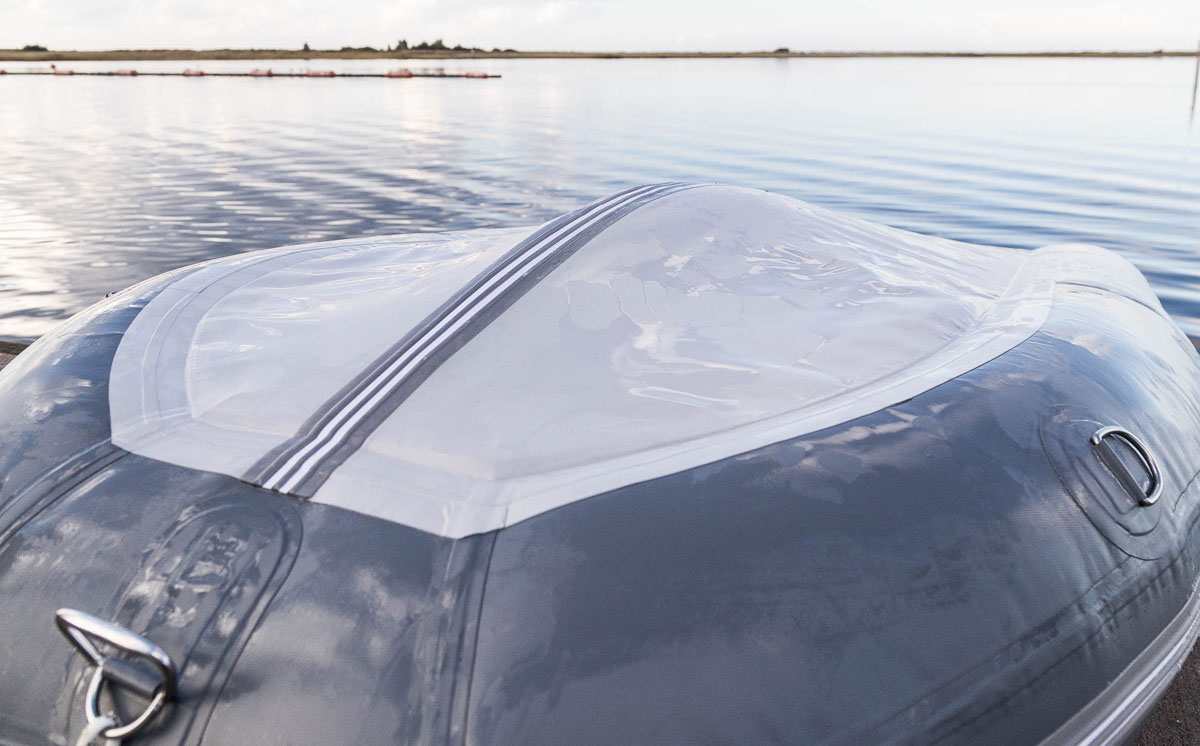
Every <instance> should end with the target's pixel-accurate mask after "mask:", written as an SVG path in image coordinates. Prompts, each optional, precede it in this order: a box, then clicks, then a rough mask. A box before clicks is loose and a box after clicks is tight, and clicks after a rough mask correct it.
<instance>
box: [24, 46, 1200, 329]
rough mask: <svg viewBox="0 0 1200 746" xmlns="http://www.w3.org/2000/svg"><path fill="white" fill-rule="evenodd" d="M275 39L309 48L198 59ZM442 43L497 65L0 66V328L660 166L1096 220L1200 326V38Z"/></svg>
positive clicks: (820, 194)
mask: <svg viewBox="0 0 1200 746" xmlns="http://www.w3.org/2000/svg"><path fill="white" fill-rule="evenodd" d="M71 66H72V67H74V68H75V69H79V70H82V69H85V68H88V67H95V68H104V67H105V65H102V64H99V63H72V65H71ZM122 66H126V65H124V63H123V65H122ZM136 66H137V67H139V68H141V69H144V70H147V69H175V68H178V69H180V70H182V69H183V68H184V67H187V66H191V67H196V66H198V65H197V64H196V63H187V64H186V65H185V64H184V63H138V64H137V65H136ZM263 66H273V67H275V68H276V69H277V70H285V69H291V68H296V69H303V68H304V64H303V63H302V62H297V61H284V62H278V63H270V64H267V63H263V62H261V61H259V62H252V63H236V62H219V63H218V62H214V63H205V64H204V65H203V67H205V68H206V69H210V70H218V69H219V70H235V69H250V68H252V67H263ZM321 66H322V67H334V66H336V67H337V68H338V69H339V70H343V71H350V70H362V69H370V70H376V69H378V70H381V71H382V70H386V69H388V67H389V66H388V65H387V63H385V62H382V61H371V60H364V61H346V62H338V63H326V62H325V61H322V63H321ZM392 66H394V64H393V65H392ZM9 67H10V69H12V66H11V65H9ZM444 67H445V68H446V69H447V70H448V71H454V72H457V71H466V70H481V71H486V72H491V73H500V74H502V75H503V76H504V77H503V78H502V79H500V80H485V81H479V80H378V79H374V80H372V79H365V80H359V79H333V80H322V79H316V80H305V79H300V80H285V79H273V80H260V79H238V78H233V79H220V78H146V77H141V78H135V79H128V78H83V77H78V76H76V77H73V78H48V77H47V78H42V77H37V78H24V77H17V76H5V77H4V78H0V133H2V134H3V139H2V141H0V163H2V164H3V168H0V251H2V252H3V257H4V261H3V263H2V264H0V322H2V323H0V337H4V338H9V339H29V338H33V337H35V336H37V335H39V334H42V333H44V332H45V331H46V330H47V329H49V328H52V327H53V325H54V324H55V323H56V322H57V321H58V320H59V319H62V318H64V317H65V316H67V315H69V314H70V313H71V312H73V311H75V310H78V309H79V308H82V307H83V306H86V305H88V304H89V303H91V302H93V301H94V300H96V299H98V298H100V297H102V296H103V295H104V294H105V293H106V292H109V291H111V290H114V289H117V288H120V287H124V286H126V285H128V284H130V283H132V282H135V281H137V280H139V279H142V278H144V277H147V276H150V275H152V274H156V273H158V272H161V271H165V270H167V269H170V268H173V267H176V266H179V265H182V264H187V263H190V262H194V261H199V260H202V259H207V258H211V257H214V256H222V255H226V254H231V253H235V252H240V251H247V250H252V249H259V248H267V247H271V246H278V245H282V244H287V243H295V242H301V241H315V240H324V239H333V238H343V237H347V236H354V235H364V234H385V233H402V232H411V231H427V230H442V229H459V228H469V227H484V226H501V225H520V224H530V223H535V222H538V221H540V220H543V219H545V218H548V217H550V216H552V215H554V214H557V213H558V212H561V211H563V210H566V209H569V208H571V207H573V206H575V205H577V204H579V203H581V202H583V201H586V200H588V199H591V198H594V197H596V196H600V195H603V194H606V193H608V192H611V191H615V190H616V189H619V188H621V187H624V186H626V185H630V184H634V183H643V182H654V181H667V180H712V181H723V182H732V183H738V184H745V185H749V186H757V187H763V188H767V189H772V190H776V191H780V192H784V193H787V194H790V195H793V196H796V197H799V198H801V199H806V200H809V201H812V202H815V203H818V204H821V205H824V206H827V207H832V208H834V209H840V210H844V211H847V212H851V213H853V214H856V215H859V216H864V217H867V218H870V219H874V220H877V221H880V222H884V223H888V224H892V225H897V226H900V227H904V228H908V229H911V230H917V231H922V232H926V233H934V234H938V235H943V236H947V237H951V238H958V239H962V240H968V241H976V242H982V243H993V244H1001V245H1009V246H1021V247H1034V246H1040V245H1044V244H1048V243H1055V242H1062V241H1088V242H1092V243H1098V244H1101V245H1104V246H1108V247H1111V248H1115V249H1117V250H1118V251H1121V252H1123V253H1125V254H1126V255H1128V256H1130V257H1131V258H1133V259H1134V261H1135V262H1136V263H1138V264H1139V266H1141V267H1142V268H1143V269H1144V270H1145V271H1147V272H1148V274H1149V275H1150V277H1151V282H1152V283H1153V284H1154V286H1155V288H1156V290H1157V291H1158V292H1159V293H1160V295H1161V296H1162V297H1163V300H1164V303H1165V304H1166V305H1167V307H1168V310H1170V311H1171V312H1172V313H1173V314H1175V315H1176V317H1177V318H1178V319H1179V320H1180V321H1181V323H1183V324H1184V326H1185V328H1187V329H1188V330H1189V331H1190V332H1193V333H1200V290H1198V283H1197V280H1198V277H1200V270H1198V267H1200V263H1198V262H1197V261H1196V258H1197V250H1198V249H1200V246H1198V239H1197V237H1198V236H1200V169H1197V168H1196V167H1195V164H1194V163H1192V160H1193V156H1192V155H1191V153H1190V149H1189V148H1190V140H1189V132H1190V129H1191V126H1190V123H1189V122H1188V121H1185V120H1184V118H1183V117H1182V116H1181V112H1180V111H1179V107H1180V100H1179V99H1180V90H1181V89H1184V88H1188V87H1189V85H1188V84H1191V86H1190V91H1194V90H1195V87H1196V85H1195V83H1194V81H1193V75H1194V71H1193V68H1194V67H1195V65H1194V63H1193V61H1192V60H1190V59H1159V60H1155V59H1149V60H789V61H787V62H780V61H778V60H677V61H674V60H672V61H639V60H595V61H593V60H571V61H522V60H506V61H479V62H455V61H448V62H446V63H445V65H444ZM1194 108H1195V105H1194V103H1193V110H1194Z"/></svg>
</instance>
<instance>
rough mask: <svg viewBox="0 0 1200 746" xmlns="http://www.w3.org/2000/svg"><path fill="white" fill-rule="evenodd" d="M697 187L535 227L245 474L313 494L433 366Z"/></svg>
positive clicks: (640, 195)
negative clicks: (589, 252) (605, 240)
mask: <svg viewBox="0 0 1200 746" xmlns="http://www.w3.org/2000/svg"><path fill="white" fill-rule="evenodd" d="M697 186H700V185H698V184H681V183H669V184H657V185H652V186H646V187H638V188H634V189H629V190H626V191H624V192H620V193H618V194H616V195H613V196H612V197H609V198H607V199H604V200H600V201H598V202H595V203H593V204H591V205H588V206H587V207H584V208H581V209H579V210H577V211H575V212H572V213H569V214H567V215H565V216H563V217H562V218H559V219H558V220H555V221H553V222H552V223H550V224H549V225H547V226H545V227H544V228H542V229H541V230H539V231H537V232H536V233H534V234H533V235H531V236H530V237H529V238H527V239H525V240H524V241H522V242H521V243H520V244H518V245H517V246H516V247H514V248H513V249H512V250H510V251H509V252H507V253H506V254H505V255H504V256H503V257H501V258H500V259H499V260H498V261H497V262H496V263H494V264H493V265H492V266H491V267H489V268H488V269H487V270H486V271H485V272H483V273H482V274H480V275H479V276H478V277H476V278H475V279H474V280H472V282H471V283H470V284H468V285H467V286H466V287H464V288H463V289H462V290H460V291H459V292H458V293H456V294H455V295H454V296H453V297H452V298H451V299H450V300H448V301H447V302H446V303H444V304H442V306H440V307H439V308H438V310H436V311H435V312H434V313H432V314H430V315H429V316H428V317H427V318H426V319H425V320H424V321H422V322H421V323H420V324H419V325H417V326H416V327H415V328H414V329H413V330H412V331H411V332H409V333H408V334H406V335H405V336H404V338H403V339H401V340H400V341H399V342H398V343H397V344H396V345H394V346H393V347H392V348H391V349H389V350H388V351H387V352H386V353H384V354H383V355H382V356H380V357H379V358H378V359H377V360H376V361H375V362H374V363H372V364H371V365H370V366H368V368H367V369H366V370H365V371H364V372H363V373H361V374H360V375H359V376H357V377H356V378H355V379H354V380H353V381H351V382H350V383H349V384H347V385H346V386H345V387H343V389H342V390H341V391H339V392H338V393H337V394H336V395H335V396H333V397H332V398H331V399H330V400H329V401H327V402H326V403H325V404H324V405H322V407H321V408H320V409H319V410H317V412H316V413H315V414H314V415H313V416H312V417H310V418H309V420H308V421H306V422H305V424H304V425H302V426H301V428H300V431H299V432H298V433H297V435H295V436H293V437H292V438H290V439H289V440H288V441H287V442H285V443H284V444H282V445H281V446H279V447H277V448H275V449H273V450H272V451H271V452H270V453H268V454H267V455H266V456H264V457H263V458H262V459H260V460H259V462H258V463H256V464H255V466H254V467H252V468H251V469H250V471H249V472H248V473H247V474H246V475H245V476H244V477H243V478H244V479H245V480H246V481H250V482H253V483H256V484H261V485H262V486H263V487H266V488H267V489H271V490H276V491H278V492H284V493H288V494H294V495H300V496H305V497H308V496H311V495H312V494H313V493H314V492H315V491H316V489H317V488H318V487H320V486H321V484H323V483H324V482H325V480H326V479H327V478H328V477H329V474H330V473H331V472H332V471H333V469H336V468H337V466H339V465H340V464H341V463H342V462H344V461H345V460H346V459H347V458H349V457H350V455H352V454H353V453H354V452H355V451H357V450H358V448H359V446H361V445H362V443H363V441H364V440H365V439H366V438H367V436H369V435H370V433H371V432H373V431H374V430H375V428H376V427H378V425H379V424H380V423H381V422H382V421H383V420H385V419H387V417H388V416H389V415H390V414H391V413H392V412H393V411H394V410H395V409H396V407H398V406H399V405H400V403H401V402H403V401H404V399H406V398H408V396H409V395H410V394H411V393H412V392H413V391H414V390H415V389H416V388H417V387H418V386H419V385H420V384H421V383H422V382H423V381H424V380H425V379H426V378H428V377H429V375H430V374H431V373H433V371H434V370H436V369H437V368H438V367H439V366H440V365H441V364H442V363H443V362H444V361H445V360H446V359H448V358H449V357H450V356H451V355H453V354H454V352H456V351H457V350H458V349H460V348H461V347H462V346H463V345H464V344H466V343H467V342H468V341H469V340H470V339H471V338H473V337H474V336H475V335H476V334H478V333H479V332H480V331H482V329H483V328H485V327H486V326H487V325H488V324H489V323H490V322H491V321H492V320H493V319H494V318H495V317H496V316H497V315H499V314H500V313H501V312H503V311H504V310H505V309H506V308H508V307H509V306H511V305H512V304H513V303H514V302H516V300H517V299H518V298H520V297H521V296H522V295H524V293H525V292H526V291H527V290H529V288H531V287H532V286H533V285H535V284H536V283H537V282H538V281H540V280H541V279H542V278H543V277H545V276H546V275H547V274H548V273H549V272H550V271H551V270H553V269H554V268H555V267H557V266H558V265H559V264H561V263H562V262H563V261H564V260H565V259H566V258H567V257H569V256H571V255H572V254H574V253H575V252H576V251H578V250H579V248H580V247H582V246H583V245H585V244H586V243H587V242H588V241H590V240H591V239H592V238H594V237H595V236H596V235H597V234H598V233H600V232H601V231H603V230H604V229H606V228H608V227H609V226H610V225H612V224H613V223H614V222H616V221H617V220H619V219H621V218H622V217H624V216H625V215H628V214H629V213H630V212H632V211H633V210H635V209H637V208H639V207H641V206H643V205H645V204H648V203H649V202H652V201H654V200H656V199H659V198H661V197H664V196H666V195H668V194H673V193H675V192H678V191H682V190H685V189H692V188H695V187H697Z"/></svg>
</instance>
